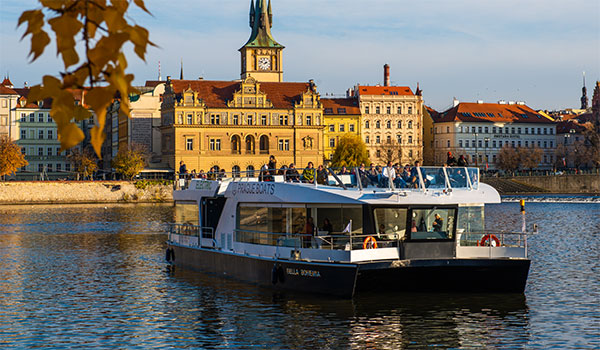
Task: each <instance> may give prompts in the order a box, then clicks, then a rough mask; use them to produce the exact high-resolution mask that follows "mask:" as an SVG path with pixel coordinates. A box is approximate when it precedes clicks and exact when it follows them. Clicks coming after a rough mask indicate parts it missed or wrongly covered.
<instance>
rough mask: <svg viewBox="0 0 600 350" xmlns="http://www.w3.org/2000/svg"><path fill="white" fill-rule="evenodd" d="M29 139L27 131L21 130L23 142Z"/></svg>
mask: <svg viewBox="0 0 600 350" xmlns="http://www.w3.org/2000/svg"><path fill="white" fill-rule="evenodd" d="M26 139H27V130H23V129H21V140H26Z"/></svg>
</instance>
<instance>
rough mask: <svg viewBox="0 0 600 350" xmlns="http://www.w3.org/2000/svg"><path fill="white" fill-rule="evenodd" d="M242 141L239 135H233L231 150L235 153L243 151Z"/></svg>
mask: <svg viewBox="0 0 600 350" xmlns="http://www.w3.org/2000/svg"><path fill="white" fill-rule="evenodd" d="M241 145H242V141H241V140H240V137H239V136H238V135H233V136H232V137H231V152H232V153H234V154H239V153H240V151H241Z"/></svg>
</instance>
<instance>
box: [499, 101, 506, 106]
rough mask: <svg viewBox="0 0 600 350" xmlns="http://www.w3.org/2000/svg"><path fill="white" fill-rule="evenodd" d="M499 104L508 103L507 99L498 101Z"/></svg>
mask: <svg viewBox="0 0 600 350" xmlns="http://www.w3.org/2000/svg"><path fill="white" fill-rule="evenodd" d="M498 104H499V105H505V104H506V101H505V100H500V101H498Z"/></svg>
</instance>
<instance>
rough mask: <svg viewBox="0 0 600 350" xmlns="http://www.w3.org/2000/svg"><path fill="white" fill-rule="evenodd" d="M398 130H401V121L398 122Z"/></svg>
mask: <svg viewBox="0 0 600 350" xmlns="http://www.w3.org/2000/svg"><path fill="white" fill-rule="evenodd" d="M398 129H402V121H401V120H398Z"/></svg>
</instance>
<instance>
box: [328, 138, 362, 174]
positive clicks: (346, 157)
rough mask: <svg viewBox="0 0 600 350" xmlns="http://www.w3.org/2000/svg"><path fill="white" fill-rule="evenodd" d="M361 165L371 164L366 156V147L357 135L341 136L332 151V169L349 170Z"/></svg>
mask: <svg viewBox="0 0 600 350" xmlns="http://www.w3.org/2000/svg"><path fill="white" fill-rule="evenodd" d="M362 163H364V164H365V165H370V164H371V162H370V161H369V157H368V155H367V145H365V143H364V142H363V140H362V139H361V138H360V136H358V135H354V134H346V135H344V136H342V137H341V138H340V141H339V142H338V144H337V146H336V147H335V150H334V151H333V159H332V161H331V166H332V167H334V168H341V167H343V166H345V167H347V168H351V167H355V166H359V165H360V164H362Z"/></svg>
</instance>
